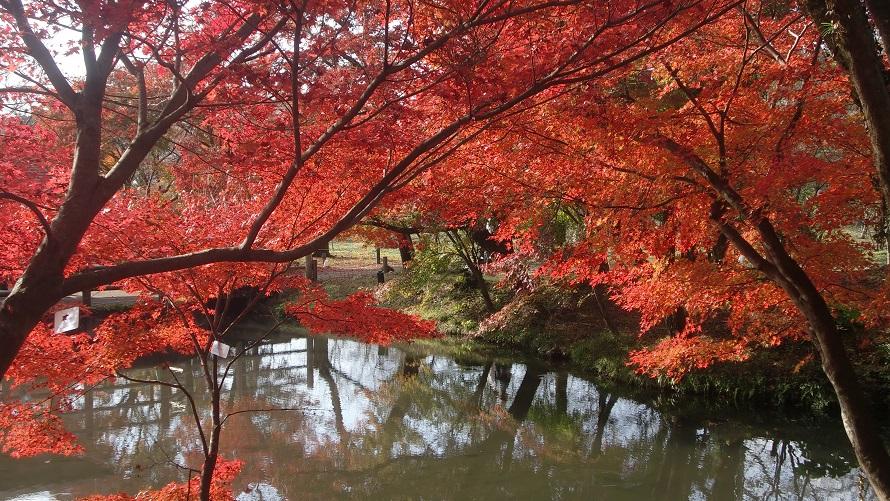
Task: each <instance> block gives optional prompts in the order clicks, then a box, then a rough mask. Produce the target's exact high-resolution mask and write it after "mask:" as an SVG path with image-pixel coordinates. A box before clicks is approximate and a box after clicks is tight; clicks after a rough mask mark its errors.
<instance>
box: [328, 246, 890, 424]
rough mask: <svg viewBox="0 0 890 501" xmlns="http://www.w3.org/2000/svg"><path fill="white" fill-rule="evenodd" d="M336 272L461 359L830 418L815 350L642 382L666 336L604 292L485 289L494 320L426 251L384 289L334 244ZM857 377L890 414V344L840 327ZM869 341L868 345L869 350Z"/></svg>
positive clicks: (676, 401) (766, 352)
mask: <svg viewBox="0 0 890 501" xmlns="http://www.w3.org/2000/svg"><path fill="white" fill-rule="evenodd" d="M332 254H333V257H332V259H331V260H330V262H329V268H326V269H324V270H320V280H321V282H322V284H323V285H324V286H325V288H326V289H327V290H328V291H329V293H331V294H332V295H333V296H335V297H344V296H346V295H348V294H349V293H351V292H354V291H355V290H358V289H368V290H373V291H374V292H375V294H376V296H377V297H378V300H379V301H380V303H381V304H382V305H383V306H387V307H390V308H393V309H398V310H401V311H404V312H408V313H412V314H415V315H418V316H420V317H423V318H426V319H430V320H435V321H436V322H437V324H438V326H439V330H440V331H441V332H443V333H444V334H446V336H447V337H446V339H445V341H443V342H439V344H441V345H442V346H443V347H444V349H447V350H449V352H453V354H454V355H455V356H459V357H475V356H483V357H485V356H490V354H491V350H492V349H493V348H494V347H496V348H498V349H504V348H506V349H509V350H511V351H513V352H514V353H521V354H525V355H527V356H534V357H542V358H545V359H548V360H550V361H552V362H556V363H559V364H564V365H565V366H566V367H567V368H570V369H571V370H574V371H579V372H583V373H585V374H587V375H589V376H590V377H592V378H594V379H596V380H597V382H598V384H601V385H603V386H606V387H608V386H613V387H618V386H620V387H623V388H624V391H628V390H629V391H632V392H640V393H645V394H647V395H648V396H650V397H652V396H654V397H655V398H657V399H658V400H659V401H660V402H662V403H663V404H664V405H667V406H683V405H686V404H688V402H691V401H695V405H698V406H701V405H702V403H705V404H707V405H710V406H717V407H721V406H757V407H761V408H762V407H763V406H767V407H773V408H778V407H783V408H798V409H801V410H805V411H807V412H812V411H814V412H818V413H825V412H833V410H834V408H835V403H834V402H835V401H834V393H833V391H832V389H831V387H830V386H829V384H828V382H827V380H826V379H825V376H824V374H823V373H822V371H821V369H820V367H819V366H818V358H817V357H815V356H814V355H815V354H814V353H813V348H812V346H811V345H810V344H809V343H789V344H785V345H782V346H779V347H777V348H772V349H763V350H758V351H757V352H755V353H753V354H752V356H751V357H750V358H749V359H748V360H747V361H745V362H732V363H730V362H725V363H718V364H715V365H713V366H711V367H709V368H707V369H704V370H698V371H695V372H692V373H691V374H689V375H688V376H686V377H685V378H684V379H682V380H681V381H679V382H677V381H672V380H671V379H669V378H666V377H662V378H655V379H653V378H650V377H646V376H641V375H639V374H636V373H635V372H634V371H633V369H632V368H631V367H629V366H628V365H627V358H628V353H629V352H631V351H633V350H636V349H639V348H641V347H644V346H647V345H652V344H654V343H655V342H657V341H658V340H659V339H660V338H661V337H663V336H665V335H667V334H668V330H667V328H666V327H665V328H656V329H654V330H653V332H650V333H648V334H647V335H645V336H642V337H640V336H638V334H637V333H638V327H637V325H638V319H637V318H635V317H634V316H633V315H631V314H628V313H627V312H624V311H623V310H621V309H619V308H617V307H616V306H615V305H613V304H611V303H609V302H608V300H607V299H606V297H605V296H606V295H605V294H604V293H603V292H602V291H599V292H597V291H594V290H592V289H589V288H587V289H584V288H572V289H564V288H560V287H558V286H556V285H553V284H550V285H543V286H538V287H535V288H533V289H531V290H522V291H521V292H518V293H517V292H515V289H514V288H513V287H504V288H501V287H498V284H497V280H495V279H494V278H492V277H488V285H489V287H490V289H491V293H492V296H493V297H494V299H495V302H496V303H497V304H498V306H499V307H500V309H499V311H498V312H497V313H495V314H491V313H490V312H488V311H487V310H486V308H485V304H484V302H483V300H482V297H481V295H480V294H479V292H478V290H477V288H476V285H475V284H473V283H472V281H471V280H470V279H469V278H468V276H467V274H466V272H465V271H464V269H463V267H462V266H461V264H460V262H459V260H457V259H455V258H454V256H452V255H448V254H447V253H442V252H440V251H437V252H432V251H421V252H420V254H419V255H418V258H417V259H415V260H414V263H413V264H412V266H411V268H410V269H409V270H403V269H402V268H401V266H400V265H399V264H398V259H397V251H396V250H394V249H385V250H384V251H383V255H386V256H390V263H391V264H392V265H393V267H394V268H395V269H396V270H395V271H394V272H392V273H388V274H387V282H386V283H385V284H384V285H378V284H377V283H376V276H375V275H376V270H377V269H378V267H379V266H378V265H377V264H376V260H375V259H374V258H373V254H374V249H373V247H368V246H364V245H361V244H357V243H352V242H339V243H335V244H334V246H333V247H332ZM842 327H843V329H842V330H843V332H844V333H845V334H844V335H845V337H846V341H847V344H848V346H849V349H850V350H851V359H852V360H854V361H855V363H856V366H857V367H856V368H857V373H858V374H859V375H860V376H861V380H862V383H863V386H864V387H865V389H866V391H867V392H868V393H869V396H870V397H871V400H872V401H874V402H876V405H877V406H879V407H880V408H881V409H890V398H888V396H890V391H887V390H890V369H888V368H890V341H887V340H884V341H881V340H877V341H875V337H874V336H870V335H869V336H867V335H866V333H864V332H863V331H862V330H861V329H860V328H858V327H857V326H855V325H854V324H852V323H848V324H847V325H844V326H842ZM866 340H868V342H867V343H866V342H865V341H866Z"/></svg>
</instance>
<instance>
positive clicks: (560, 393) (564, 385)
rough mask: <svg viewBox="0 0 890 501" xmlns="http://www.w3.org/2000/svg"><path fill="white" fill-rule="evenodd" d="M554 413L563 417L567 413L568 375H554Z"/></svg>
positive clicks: (563, 372) (564, 372)
mask: <svg viewBox="0 0 890 501" xmlns="http://www.w3.org/2000/svg"><path fill="white" fill-rule="evenodd" d="M556 412H557V413H559V414H560V415H563V416H565V415H566V414H568V413H569V373H568V372H566V371H559V372H557V373H556Z"/></svg>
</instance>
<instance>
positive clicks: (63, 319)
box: [55, 306, 80, 334]
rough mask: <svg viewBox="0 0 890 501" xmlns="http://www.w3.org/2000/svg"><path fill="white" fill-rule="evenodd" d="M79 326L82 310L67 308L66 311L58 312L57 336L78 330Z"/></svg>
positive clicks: (56, 318)
mask: <svg viewBox="0 0 890 501" xmlns="http://www.w3.org/2000/svg"><path fill="white" fill-rule="evenodd" d="M78 325H80V308H78V307H77V306H75V307H73V308H65V309H64V310H59V311H57V312H56V315H55V332H56V334H61V333H62V332H68V331H73V330H74V329H76V328H77V326H78Z"/></svg>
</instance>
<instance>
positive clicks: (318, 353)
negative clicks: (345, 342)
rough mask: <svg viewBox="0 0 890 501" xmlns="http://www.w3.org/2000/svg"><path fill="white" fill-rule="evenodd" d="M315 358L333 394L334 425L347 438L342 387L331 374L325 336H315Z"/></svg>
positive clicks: (319, 371)
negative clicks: (341, 396)
mask: <svg viewBox="0 0 890 501" xmlns="http://www.w3.org/2000/svg"><path fill="white" fill-rule="evenodd" d="M312 344H313V346H312V348H313V358H314V359H315V364H316V366H317V367H318V375H319V376H320V377H321V378H322V379H323V380H324V382H325V384H327V385H328V391H329V392H330V394H331V407H332V408H333V409H334V425H335V426H336V428H337V434H338V435H339V437H340V440H341V441H342V440H344V439H345V438H346V425H345V424H344V423H343V406H342V404H341V401H340V389H339V388H338V387H337V382H336V381H334V377H333V376H332V375H331V360H330V358H328V339H327V338H324V337H319V338H314V341H313V343H312Z"/></svg>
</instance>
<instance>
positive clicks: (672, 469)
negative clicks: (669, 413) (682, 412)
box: [652, 419, 698, 500]
mask: <svg viewBox="0 0 890 501" xmlns="http://www.w3.org/2000/svg"><path fill="white" fill-rule="evenodd" d="M669 426H670V435H669V436H668V441H667V444H666V445H665V456H664V461H663V462H662V463H661V469H660V471H659V474H658V478H657V479H656V482H655V487H654V489H653V491H652V499H665V500H674V499H689V495H690V494H691V492H692V482H693V477H692V475H691V473H692V471H698V468H697V465H694V464H692V463H693V459H694V453H695V451H696V447H695V436H696V435H695V426H692V425H691V424H690V423H687V422H685V421H684V420H682V419H673V420H670V424H669Z"/></svg>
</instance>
